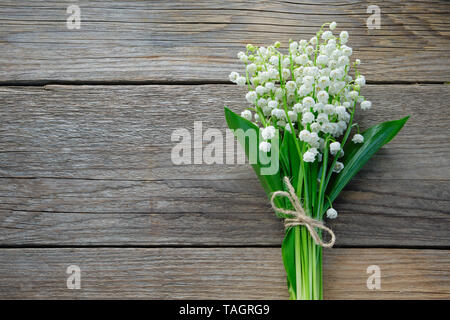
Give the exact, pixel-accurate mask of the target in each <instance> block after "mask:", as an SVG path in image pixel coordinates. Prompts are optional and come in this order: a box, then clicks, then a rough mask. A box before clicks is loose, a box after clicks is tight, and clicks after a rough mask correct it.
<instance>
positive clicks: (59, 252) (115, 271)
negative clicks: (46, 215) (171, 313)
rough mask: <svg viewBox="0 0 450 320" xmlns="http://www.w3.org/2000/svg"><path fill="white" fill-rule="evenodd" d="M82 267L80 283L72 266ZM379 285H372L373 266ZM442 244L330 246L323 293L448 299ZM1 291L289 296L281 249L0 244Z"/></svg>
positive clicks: (19, 294)
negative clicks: (71, 277) (70, 285)
mask: <svg viewBox="0 0 450 320" xmlns="http://www.w3.org/2000/svg"><path fill="white" fill-rule="evenodd" d="M70 265H77V266H79V267H80V269H81V289H79V290H69V289H67V287H66V280H67V277H68V275H67V274H66V268H67V267H68V266H70ZM370 265H377V266H378V267H379V268H380V271H381V289H380V290H369V289H367V284H366V282H367V278H368V276H369V274H367V267H369V266H370ZM449 266H450V255H449V253H448V251H442V250H402V249H332V250H326V251H325V253H324V284H325V287H324V297H325V299H449V298H450V281H449V273H450V268H449ZM0 279H2V281H1V282H0V298H1V299H6V298H8V299H16V298H31V299H45V298H48V299H63V298H64V299H75V298H76V299H78V298H85V299H98V298H106V299H117V298H134V299H287V298H288V295H287V290H286V278H285V273H284V270H283V266H282V262H281V254H280V249H278V248H189V249H187V248H186V249H180V248H159V249H156V248H129V249H119V248H103V249H102V248H91V249H44V248H41V249H8V250H0Z"/></svg>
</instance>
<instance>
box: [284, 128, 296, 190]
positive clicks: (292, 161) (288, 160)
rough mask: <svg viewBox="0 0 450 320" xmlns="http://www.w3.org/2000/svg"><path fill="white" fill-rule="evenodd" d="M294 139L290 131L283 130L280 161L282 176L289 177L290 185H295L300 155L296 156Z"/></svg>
mask: <svg viewBox="0 0 450 320" xmlns="http://www.w3.org/2000/svg"><path fill="white" fill-rule="evenodd" d="M294 139H295V138H294V136H293V135H292V133H290V132H289V131H287V130H286V131H285V132H284V139H283V142H282V143H281V148H280V163H281V168H282V169H283V176H288V177H290V178H291V179H292V185H293V186H297V181H298V172H299V169H300V157H299V156H298V152H297V148H296V146H295V140H294Z"/></svg>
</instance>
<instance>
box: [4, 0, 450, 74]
mask: <svg viewBox="0 0 450 320" xmlns="http://www.w3.org/2000/svg"><path fill="white" fill-rule="evenodd" d="M70 4H72V3H68V2H67V1H56V0H49V1H47V2H45V3H43V2H42V1H37V0H34V1H17V0H14V1H12V0H10V1H2V3H1V4H0V26H1V27H0V39H1V40H2V45H1V46H0V64H1V65H2V68H1V70H0V79H1V81H2V82H11V81H14V82H16V81H55V80H66V81H74V80H75V81H124V80H128V81H145V80H150V81H211V80H215V81H217V80H219V81H225V80H227V75H228V74H229V72H230V71H232V70H238V69H239V68H240V66H239V64H238V63H237V61H236V60H237V59H235V56H236V53H237V52H238V51H240V50H242V48H243V47H244V46H245V44H247V43H249V42H250V43H254V44H259V45H267V44H270V43H273V42H274V41H276V40H280V41H282V42H284V43H287V41H288V39H289V38H293V39H297V38H299V37H302V38H306V39H309V38H310V37H311V36H312V35H313V34H314V33H315V32H316V30H317V29H318V28H319V26H320V25H322V24H323V23H324V22H330V21H332V20H335V21H337V22H338V24H339V28H343V29H347V30H348V31H349V32H350V35H351V41H350V45H351V46H352V47H354V52H355V57H356V58H361V59H362V60H363V62H364V63H363V65H362V66H361V70H362V72H363V74H365V75H366V76H367V79H368V80H370V81H448V80H449V79H450V67H449V65H448V60H449V58H450V55H449V52H450V50H449V49H450V40H449V39H450V38H449V33H448V12H449V10H450V4H449V3H448V2H446V1H437V0H435V1H426V2H424V1H408V2H407V3H405V2H404V1H383V2H382V3H380V4H379V6H380V9H381V28H380V29H372V30H369V29H368V28H367V26H366V20H367V18H368V17H369V14H368V13H367V7H368V6H369V5H371V4H373V3H371V2H370V1H358V2H354V1H338V2H336V1H321V2H320V3H318V2H317V1H314V0H306V1H302V2H301V3H295V2H294V1H263V2H261V1H241V0H234V1H226V2H223V1H211V0H201V1H195V2H190V1H187V2H185V1H151V2H148V1H104V0H102V1H78V2H77V4H78V5H79V6H80V8H81V29H79V30H69V29H67V27H66V19H67V17H68V16H69V15H68V14H66V8H67V7H68V6H69V5H70Z"/></svg>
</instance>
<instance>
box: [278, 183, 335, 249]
mask: <svg viewBox="0 0 450 320" xmlns="http://www.w3.org/2000/svg"><path fill="white" fill-rule="evenodd" d="M284 183H285V184H286V186H287V188H288V191H289V192H286V191H275V192H274V193H273V194H272V198H271V199H270V203H271V205H272V208H273V209H274V210H275V211H277V212H280V213H283V214H286V215H289V216H291V217H290V218H286V219H284V226H285V228H289V227H295V226H305V227H306V228H307V229H308V231H309V233H310V235H311V237H312V238H313V239H314V241H315V243H316V244H317V245H319V246H322V247H325V248H331V247H332V246H333V245H334V243H335V241H336V236H335V235H334V232H333V230H331V229H330V228H328V227H327V226H325V225H324V224H323V222H322V221H320V220H316V219H314V218H311V217H309V216H307V215H306V213H305V210H304V209H303V208H302V206H301V204H300V200H299V199H298V197H297V195H296V194H295V189H294V187H293V186H292V184H291V182H290V181H289V178H288V177H284ZM278 196H280V197H286V198H288V199H289V201H290V202H291V204H292V206H293V207H294V209H295V210H287V209H284V208H279V207H277V206H276V205H275V198H276V197H278ZM315 228H318V229H322V230H324V231H326V232H328V233H329V234H330V236H331V240H330V241H329V242H323V241H322V239H321V238H320V236H319V234H318V233H317V230H316V229H315Z"/></svg>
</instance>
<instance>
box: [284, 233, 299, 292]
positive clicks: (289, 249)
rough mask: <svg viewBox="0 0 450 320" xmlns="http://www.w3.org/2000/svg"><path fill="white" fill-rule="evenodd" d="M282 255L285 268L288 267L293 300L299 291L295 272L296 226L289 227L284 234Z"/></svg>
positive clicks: (287, 272) (289, 286)
mask: <svg viewBox="0 0 450 320" xmlns="http://www.w3.org/2000/svg"><path fill="white" fill-rule="evenodd" d="M281 255H282V257H283V263H284V268H285V269H286V274H287V280H288V289H289V295H290V298H291V300H295V295H296V292H297V280H296V273H295V232H294V228H289V229H288V230H287V232H286V235H285V236H284V239H283V243H282V245H281Z"/></svg>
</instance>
